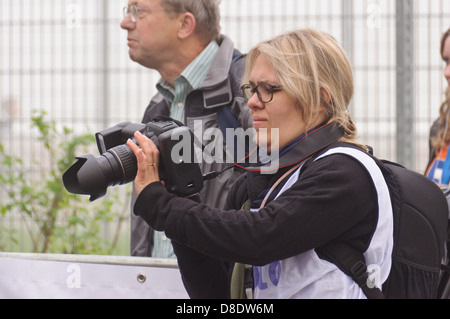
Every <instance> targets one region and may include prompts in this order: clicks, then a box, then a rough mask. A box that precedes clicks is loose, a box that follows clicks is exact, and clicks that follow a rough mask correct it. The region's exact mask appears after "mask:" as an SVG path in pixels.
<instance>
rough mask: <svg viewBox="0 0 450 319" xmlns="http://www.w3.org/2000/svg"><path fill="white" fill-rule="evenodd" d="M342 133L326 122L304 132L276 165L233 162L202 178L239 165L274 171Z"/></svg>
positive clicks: (244, 167) (290, 164)
mask: <svg viewBox="0 0 450 319" xmlns="http://www.w3.org/2000/svg"><path fill="white" fill-rule="evenodd" d="M343 135H344V129H343V128H342V126H341V125H339V124H337V123H335V122H329V123H326V124H324V125H322V126H320V127H318V128H316V129H314V130H312V131H311V132H308V133H307V134H305V136H304V137H302V138H301V139H299V141H297V142H296V143H295V144H294V145H293V146H292V147H291V149H290V151H289V152H287V153H286V154H284V155H283V156H281V157H280V158H277V160H278V165H277V167H270V166H269V165H261V166H243V165H241V164H240V163H234V164H233V165H230V166H228V167H226V168H225V169H224V170H222V171H218V172H211V173H207V174H205V175H204V176H203V180H210V179H213V178H216V177H218V176H219V175H221V174H222V173H223V172H225V171H227V170H229V169H231V168H233V167H239V168H241V169H244V170H247V171H256V172H261V173H265V174H271V173H276V172H277V171H278V170H279V169H280V168H284V167H289V166H294V165H298V164H300V163H302V162H303V161H304V160H306V159H307V158H309V157H311V156H312V155H314V154H315V153H317V152H319V151H321V150H323V149H325V148H326V147H328V146H329V145H331V144H332V143H334V142H337V141H338V140H339V139H340V138H341V137H342V136H343Z"/></svg>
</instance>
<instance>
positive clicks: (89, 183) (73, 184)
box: [63, 145, 137, 201]
mask: <svg viewBox="0 0 450 319" xmlns="http://www.w3.org/2000/svg"><path fill="white" fill-rule="evenodd" d="M77 159H78V162H76V163H75V164H74V165H73V166H72V167H71V168H69V169H68V170H67V171H66V172H65V173H64V175H63V182H64V186H65V187H66V189H67V190H68V191H69V192H71V193H74V194H82V195H91V197H90V201H94V200H96V199H97V198H100V197H102V196H104V195H105V194H106V189H107V188H108V187H109V186H114V185H122V184H127V183H129V182H131V181H133V180H134V178H135V177H136V173H137V161H136V157H135V156H134V154H133V152H132V151H131V150H130V148H129V147H128V146H126V145H119V146H116V147H114V148H112V149H110V150H108V151H107V152H106V153H104V154H102V155H101V156H99V157H97V158H95V157H94V156H92V155H89V154H88V155H85V156H80V157H77Z"/></svg>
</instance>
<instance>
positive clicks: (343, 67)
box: [243, 29, 357, 144]
mask: <svg viewBox="0 0 450 319" xmlns="http://www.w3.org/2000/svg"><path fill="white" fill-rule="evenodd" d="M260 55H264V57H265V58H266V59H267V60H268V62H269V63H270V64H271V65H272V67H273V69H274V72H275V74H276V75H277V77H278V80H279V81H280V84H281V85H282V86H283V89H284V91H285V92H286V93H287V94H288V95H289V96H290V97H291V98H292V99H293V100H294V101H295V103H296V104H297V107H299V110H300V112H301V114H302V117H303V120H304V121H305V124H306V128H307V130H309V129H312V128H313V126H314V125H315V123H313V120H314V114H315V113H316V112H317V111H318V110H320V108H321V107H324V108H325V114H326V115H325V116H326V118H325V119H323V120H324V121H335V122H337V123H339V124H340V125H341V126H342V127H343V128H344V130H345V135H344V137H343V139H342V141H346V142H350V143H354V144H357V143H356V142H355V141H356V135H357V129H356V126H355V124H354V122H353V121H352V119H351V117H350V114H349V113H348V106H349V104H350V101H351V99H352V97H353V89H354V86H353V71H352V67H351V65H350V62H349V59H348V57H347V54H346V53H345V51H344V50H343V49H342V47H341V46H340V45H339V44H338V42H337V41H336V40H335V39H334V38H333V37H332V36H331V35H329V34H326V33H323V32H320V31H316V30H311V29H300V30H296V31H292V32H288V33H285V34H283V35H280V36H277V37H275V38H273V39H271V40H268V41H265V42H262V43H260V44H258V45H257V46H256V47H254V48H253V49H252V50H251V51H250V52H249V53H248V55H247V62H246V63H247V64H246V69H245V72H244V76H243V82H244V83H248V82H249V78H250V74H251V72H252V69H253V67H254V65H255V62H256V59H257V58H258V57H259V56H260Z"/></svg>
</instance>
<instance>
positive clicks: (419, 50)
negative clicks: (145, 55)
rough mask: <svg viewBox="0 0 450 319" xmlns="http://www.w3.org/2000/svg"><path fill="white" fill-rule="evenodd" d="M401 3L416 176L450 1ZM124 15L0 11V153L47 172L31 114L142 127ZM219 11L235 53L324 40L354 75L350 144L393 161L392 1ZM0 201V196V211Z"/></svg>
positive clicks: (92, 6)
mask: <svg viewBox="0 0 450 319" xmlns="http://www.w3.org/2000/svg"><path fill="white" fill-rule="evenodd" d="M405 2H409V3H412V4H413V16H412V19H413V28H411V29H410V30H403V31H404V32H406V33H404V36H405V37H412V39H413V40H414V42H413V43H414V48H413V52H412V54H411V56H413V59H411V61H410V62H411V65H410V67H411V68H412V70H413V74H414V82H413V83H414V85H413V87H412V88H411V95H412V99H411V100H412V101H414V105H412V106H411V108H410V110H411V112H413V119H414V127H415V128H414V132H415V133H414V135H413V136H408V137H407V138H408V140H409V142H410V143H411V145H414V154H413V155H412V156H413V157H414V158H413V161H412V163H413V167H410V168H412V169H415V170H417V171H419V172H423V170H424V169H425V165H426V162H427V157H428V131H429V128H430V126H431V124H432V122H433V120H434V119H435V118H436V117H437V116H438V109H439V106H440V103H441V101H442V99H443V92H444V89H445V87H446V83H445V80H444V78H443V72H442V70H443V64H442V61H441V58H440V54H439V42H440V37H441V34H442V33H443V32H444V31H445V30H446V29H447V28H448V27H450V1H448V0H426V1H425V0H424V1H405ZM124 5H126V2H124V1H123V0H39V1H36V0H1V1H0V43H1V46H0V106H1V108H0V125H1V127H0V143H1V144H3V146H4V149H5V151H6V152H7V153H9V154H14V155H15V156H19V157H20V158H22V160H23V161H24V165H28V166H29V167H32V166H33V165H32V163H33V162H34V161H39V162H40V163H41V168H40V169H46V167H47V166H48V164H46V163H48V161H49V160H50V159H49V155H48V154H47V152H46V151H45V150H44V149H42V147H40V146H39V143H36V135H37V132H36V130H35V129H31V128H30V125H31V117H32V113H33V110H44V111H46V113H47V116H48V117H49V118H50V119H51V120H54V121H55V123H57V125H58V126H59V127H63V126H67V127H69V128H70V129H72V130H73V131H74V133H75V134H85V133H92V134H93V133H95V132H97V131H99V130H101V129H104V128H106V127H109V126H112V125H114V124H116V123H119V122H123V121H131V122H138V121H140V120H141V117H142V114H143V111H144V109H145V107H146V105H147V104H148V102H149V100H150V98H151V97H152V96H153V95H154V94H155V93H156V89H155V84H156V82H157V81H158V79H159V75H158V74H157V73H156V72H155V71H151V70H148V69H145V68H143V67H141V66H139V65H137V64H135V63H133V62H132V61H131V60H130V59H129V57H128V50H127V45H126V32H125V31H123V30H121V29H120V26H119V24H120V21H121V19H122V8H123V6H124ZM221 10H222V32H223V33H224V34H227V35H228V36H230V37H231V38H232V39H233V40H234V42H235V44H236V47H237V48H239V49H240V50H241V51H243V52H246V51H248V50H249V49H250V48H251V47H252V46H253V45H255V44H256V43H258V42H259V41H261V40H264V39H268V38H270V37H272V36H275V35H277V34H280V33H282V32H285V31H288V30H291V29H296V28H306V27H307V28H315V29H319V30H322V31H325V32H328V33H330V34H332V35H333V36H335V37H336V39H337V40H338V41H339V42H340V43H341V44H342V45H343V46H344V48H345V49H346V50H347V52H348V54H349V56H350V58H351V61H352V64H353V67H354V72H355V95H354V99H353V101H352V105H351V109H350V111H351V114H352V116H353V118H354V120H355V121H356V123H357V125H358V127H359V132H360V139H361V141H362V142H364V143H366V144H369V145H371V146H373V148H374V150H375V154H376V155H377V156H379V157H380V158H386V159H390V160H394V161H396V160H397V159H398V158H397V154H398V152H397V151H398V148H402V147H404V145H397V134H398V132H399V131H401V130H399V128H398V127H397V104H398V98H399V96H398V95H399V93H398V85H397V82H396V81H397V75H398V69H397V61H398V60H397V58H398V57H397V52H398V43H399V41H403V40H404V39H398V38H397V33H396V31H398V30H397V21H398V18H399V16H398V14H399V13H398V9H397V8H396V1H392V0H362V1H361V0H357V1H355V0H339V1H338V0H320V1H316V0H315V1H311V0H276V1H274V0H222V3H221ZM405 58H406V57H405ZM399 125H403V124H402V123H400V124H399ZM404 125H410V123H405V124H404ZM0 190H1V188H0ZM5 196H6V195H5V193H4V192H2V193H0V200H2V198H3V199H4V198H5ZM10 218H12V217H11V216H3V217H2V216H1V215H0V229H3V228H4V227H6V228H8V227H9V226H8V225H11V223H12V222H11V220H10ZM19 224H20V223H19ZM14 225H15V224H14ZM2 227H3V228H2ZM14 227H15V226H14Z"/></svg>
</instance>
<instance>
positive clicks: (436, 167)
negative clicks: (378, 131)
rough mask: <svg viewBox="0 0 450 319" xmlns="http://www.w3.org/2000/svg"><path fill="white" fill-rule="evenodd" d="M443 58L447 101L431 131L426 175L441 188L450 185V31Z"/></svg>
mask: <svg viewBox="0 0 450 319" xmlns="http://www.w3.org/2000/svg"><path fill="white" fill-rule="evenodd" d="M440 49H441V57H442V60H443V61H444V62H445V68H444V77H445V79H446V80H447V84H448V86H447V89H446V91H445V101H444V102H443V103H442V105H441V108H440V109H439V118H438V119H437V120H436V121H435V122H434V123H433V125H432V127H431V129H430V138H429V145H430V155H429V159H428V164H427V168H426V171H425V175H426V176H427V177H428V178H429V179H431V180H432V181H433V182H435V183H436V184H438V185H439V186H440V187H441V188H446V189H448V186H449V183H450V153H449V145H450V125H449V124H450V122H449V121H450V29H448V30H447V31H446V32H445V33H444V34H443V35H442V39H441V48H440Z"/></svg>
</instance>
